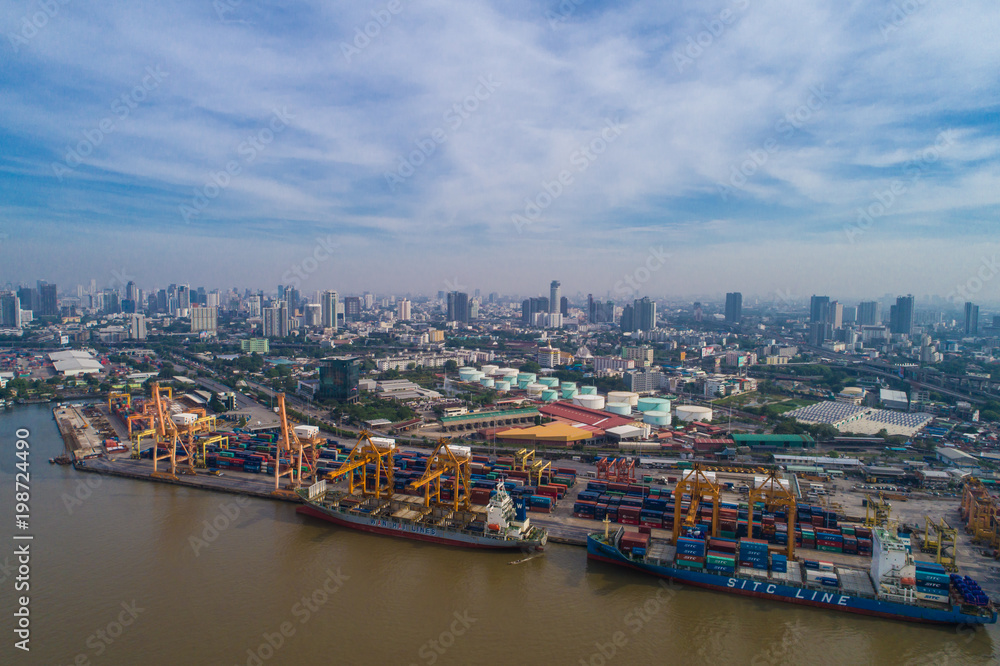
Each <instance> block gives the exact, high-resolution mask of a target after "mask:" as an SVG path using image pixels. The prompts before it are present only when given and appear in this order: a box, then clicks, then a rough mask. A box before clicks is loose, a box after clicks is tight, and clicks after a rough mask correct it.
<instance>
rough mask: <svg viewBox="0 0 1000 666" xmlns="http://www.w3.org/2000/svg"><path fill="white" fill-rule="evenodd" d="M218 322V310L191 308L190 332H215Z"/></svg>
mask: <svg viewBox="0 0 1000 666" xmlns="http://www.w3.org/2000/svg"><path fill="white" fill-rule="evenodd" d="M218 321H219V309H218V308H215V307H211V308H210V307H207V306H197V307H193V308H191V331H192V332H198V331H210V332H211V331H215V330H216V328H217V326H218Z"/></svg>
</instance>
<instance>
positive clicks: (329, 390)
mask: <svg viewBox="0 0 1000 666" xmlns="http://www.w3.org/2000/svg"><path fill="white" fill-rule="evenodd" d="M360 377H361V361H360V360H359V359H358V358H357V357H354V356H331V357H329V358H324V359H322V361H320V366H319V389H318V390H317V391H316V397H318V398H320V399H322V400H336V401H338V402H357V401H358V381H359V379H360Z"/></svg>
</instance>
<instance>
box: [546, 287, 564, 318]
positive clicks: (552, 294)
mask: <svg viewBox="0 0 1000 666" xmlns="http://www.w3.org/2000/svg"><path fill="white" fill-rule="evenodd" d="M561 286H562V283H561V282H559V280H553V281H552V282H551V283H550V284H549V307H551V308H552V312H558V311H559V309H558V308H559V287H561Z"/></svg>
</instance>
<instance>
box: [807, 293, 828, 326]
mask: <svg viewBox="0 0 1000 666" xmlns="http://www.w3.org/2000/svg"><path fill="white" fill-rule="evenodd" d="M829 307H830V297H829V296H813V297H812V298H811V299H809V322H810V323H813V324H816V323H824V324H825V323H827V319H826V317H827V313H828V312H829Z"/></svg>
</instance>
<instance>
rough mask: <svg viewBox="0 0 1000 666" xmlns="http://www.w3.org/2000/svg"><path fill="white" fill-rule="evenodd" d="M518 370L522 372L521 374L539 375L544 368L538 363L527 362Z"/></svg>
mask: <svg viewBox="0 0 1000 666" xmlns="http://www.w3.org/2000/svg"><path fill="white" fill-rule="evenodd" d="M518 370H520V371H521V372H535V373H538V372H541V371H542V366H541V365H539V364H538V363H537V362H536V361H526V362H525V363H523V364H522V365H521V367H520V368H518Z"/></svg>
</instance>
